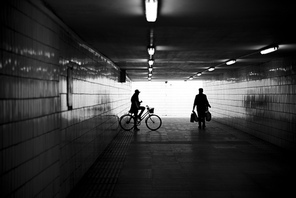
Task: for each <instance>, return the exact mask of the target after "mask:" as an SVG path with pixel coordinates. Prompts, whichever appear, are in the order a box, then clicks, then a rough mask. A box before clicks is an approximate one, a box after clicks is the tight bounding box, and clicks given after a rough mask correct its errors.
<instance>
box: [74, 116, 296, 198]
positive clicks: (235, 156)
mask: <svg viewBox="0 0 296 198" xmlns="http://www.w3.org/2000/svg"><path fill="white" fill-rule="evenodd" d="M162 119H163V126H162V127H161V128H160V129H159V130H158V131H155V132H153V131H149V130H148V129H147V128H146V126H145V125H144V123H142V126H141V127H140V129H141V130H140V131H138V132H136V133H134V132H125V133H122V135H121V136H125V137H126V138H125V140H124V141H125V142H127V143H125V145H128V144H129V146H125V147H123V148H124V149H122V148H121V149H120V150H121V153H122V154H121V157H120V158H121V159H125V160H121V164H122V165H118V166H117V172H118V174H115V176H113V177H114V179H112V185H111V184H110V185H111V187H110V189H109V190H108V193H104V188H103V189H102V188H101V186H103V185H104V184H100V183H98V182H90V181H89V178H91V176H90V177H88V178H87V177H85V178H84V181H83V182H81V184H80V188H76V190H77V192H78V189H79V192H80V194H79V193H74V194H76V195H78V194H79V197H104V196H105V197H114V198H122V197H128V198H134V197H144V198H146V197H147V198H148V197H173V198H176V197H182V198H183V197H186V198H187V197H189V198H191V197H201V198H208V197H215V198H216V197H218V198H220V197H234V198H245V197H250V198H256V197H260V198H262V197H270V196H272V197H275V196H276V195H277V196H280V197H291V196H292V195H291V194H289V193H293V194H294V195H295V190H294V188H295V187H296V185H295V168H296V166H295V165H296V163H295V162H293V161H295V160H294V158H295V155H293V154H291V153H288V152H285V151H283V150H281V149H279V148H277V147H275V146H272V145H270V144H268V143H266V142H263V141H260V140H258V139H256V138H254V137H252V136H249V135H247V134H245V133H242V132H240V131H238V130H236V129H233V128H231V127H228V126H225V125H222V124H219V123H217V122H214V121H211V122H209V123H207V127H206V128H205V129H198V127H197V124H196V123H190V122H189V119H188V118H162ZM118 138H120V135H119V136H118V137H117V139H118ZM123 139H124V138H123ZM117 141H118V140H117ZM117 147H118V146H117ZM116 149H117V148H116V145H115V146H113V147H112V145H110V147H109V151H110V150H111V151H112V150H114V151H116ZM109 153H110V152H109ZM124 156H125V157H124ZM104 160H105V161H104ZM100 161H101V162H100ZM106 161H112V160H110V158H108V157H107V158H106V157H104V158H102V159H98V160H97V163H104V162H105V163H106ZM115 161H116V160H115ZM117 163H118V162H117ZM111 164H112V163H111ZM111 164H110V165H109V166H110V167H112V165H111ZM96 167H97V168H98V166H94V167H93V169H96ZM113 167H114V165H113ZM105 168H106V167H105ZM106 169H108V168H106ZM92 171H93V172H95V171H94V170H90V171H89V173H88V174H89V175H91V174H92V173H91V172H92ZM98 177H103V176H98ZM110 177H111V176H110ZM104 178H105V179H106V178H108V176H104ZM87 181H88V182H87ZM83 183H84V184H85V183H88V185H87V186H88V189H86V188H82V187H81V186H83ZM94 183H96V185H97V187H92V188H90V187H89V185H91V184H92V185H94ZM108 185H109V184H108ZM110 185H109V186H110ZM99 187H100V189H102V190H100V191H101V193H95V194H94V193H91V192H90V191H92V192H93V191H96V192H97V191H98V188H99ZM292 188H293V189H292ZM107 189H108V188H107ZM83 194H84V196H83ZM287 194H289V196H286V195H287ZM72 195H73V193H72Z"/></svg>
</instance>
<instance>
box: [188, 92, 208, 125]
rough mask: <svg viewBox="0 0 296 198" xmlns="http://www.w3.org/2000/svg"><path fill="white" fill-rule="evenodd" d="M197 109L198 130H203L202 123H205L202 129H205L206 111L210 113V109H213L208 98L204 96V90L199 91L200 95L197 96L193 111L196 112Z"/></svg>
mask: <svg viewBox="0 0 296 198" xmlns="http://www.w3.org/2000/svg"><path fill="white" fill-rule="evenodd" d="M195 107H196V111H197V114H198V128H201V123H203V125H202V127H203V128H205V127H206V124H205V117H206V111H208V107H210V108H211V105H210V104H209V101H208V99H207V96H206V95H205V94H203V89H202V88H200V89H199V94H197V95H196V96H195V99H194V103H193V109H192V111H194V108H195Z"/></svg>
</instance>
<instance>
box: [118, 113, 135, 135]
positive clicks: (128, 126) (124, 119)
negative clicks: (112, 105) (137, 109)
mask: <svg viewBox="0 0 296 198" xmlns="http://www.w3.org/2000/svg"><path fill="white" fill-rule="evenodd" d="M119 125H120V127H121V128H122V129H123V130H125V131H130V130H132V129H133V128H134V117H133V116H132V115H130V114H125V115H123V116H121V117H120V119H119Z"/></svg>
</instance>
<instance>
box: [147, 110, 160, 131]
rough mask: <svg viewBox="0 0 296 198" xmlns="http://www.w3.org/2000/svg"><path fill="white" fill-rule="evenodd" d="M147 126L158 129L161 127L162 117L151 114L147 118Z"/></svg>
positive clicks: (152, 129) (154, 129)
mask: <svg viewBox="0 0 296 198" xmlns="http://www.w3.org/2000/svg"><path fill="white" fill-rule="evenodd" d="M145 122H146V126H147V127H148V129H150V130H151V131H156V130H157V129H159V128H160V127H161V124H162V121H161V118H160V117H159V116H158V115H155V114H153V115H149V116H148V118H147V119H146V120H145Z"/></svg>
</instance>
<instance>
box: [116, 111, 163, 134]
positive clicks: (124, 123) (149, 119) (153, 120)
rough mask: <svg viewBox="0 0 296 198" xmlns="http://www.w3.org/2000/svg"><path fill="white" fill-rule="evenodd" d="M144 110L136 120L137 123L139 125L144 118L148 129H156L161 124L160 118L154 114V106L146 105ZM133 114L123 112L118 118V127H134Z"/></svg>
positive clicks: (127, 129)
mask: <svg viewBox="0 0 296 198" xmlns="http://www.w3.org/2000/svg"><path fill="white" fill-rule="evenodd" d="M146 109H147V110H146V112H145V113H144V114H143V115H142V116H141V117H140V119H139V120H137V125H138V126H140V125H141V122H142V120H144V119H145V123H146V126H147V128H148V129H150V130H151V131H156V130H157V129H159V128H160V127H161V125H162V120H161V118H160V117H159V116H158V115H156V114H154V108H150V107H149V106H148V105H147V106H146ZM134 120H135V116H134V115H133V114H132V113H130V112H129V113H127V114H124V115H122V116H121V117H120V119H119V125H120V127H121V128H122V129H123V130H125V131H130V130H132V129H133V128H134V122H135V121H134Z"/></svg>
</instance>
